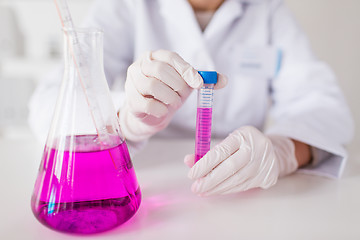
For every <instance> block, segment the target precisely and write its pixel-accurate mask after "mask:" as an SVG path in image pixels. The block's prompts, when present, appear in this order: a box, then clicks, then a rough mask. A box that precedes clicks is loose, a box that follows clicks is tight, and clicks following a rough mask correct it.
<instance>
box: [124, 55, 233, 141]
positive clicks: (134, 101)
mask: <svg viewBox="0 0 360 240" xmlns="http://www.w3.org/2000/svg"><path fill="white" fill-rule="evenodd" d="M226 82H227V80H226V78H225V77H224V76H223V75H221V74H218V83H217V84H216V85H215V88H222V87H224V86H225V85H226ZM202 85H203V79H202V78H201V76H200V74H199V73H198V72H197V71H196V70H195V69H194V68H193V67H192V66H191V65H190V64H189V63H187V62H185V61H184V60H183V59H182V58H181V57H180V56H179V55H178V54H176V53H174V52H170V51H166V50H158V51H154V52H148V53H146V54H145V55H143V57H141V58H140V59H139V60H137V61H136V62H134V63H133V64H132V65H131V66H130V67H129V68H128V72H127V78H126V82H125V93H126V100H125V104H124V105H123V107H122V108H121V109H120V110H119V120H120V126H121V129H122V132H123V134H124V135H125V137H126V139H128V140H131V141H135V142H137V141H141V140H145V139H147V138H149V137H151V136H152V135H154V134H155V133H157V132H159V131H161V130H163V129H164V128H166V127H167V125H168V124H169V122H170V120H171V118H172V116H173V115H174V113H175V111H176V110H177V109H179V108H180V107H181V105H182V104H183V103H184V101H185V100H186V99H187V97H188V96H189V95H190V93H191V91H192V90H193V89H197V88H200V87H201V86H202Z"/></svg>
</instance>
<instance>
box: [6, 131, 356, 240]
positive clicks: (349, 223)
mask: <svg viewBox="0 0 360 240" xmlns="http://www.w3.org/2000/svg"><path fill="white" fill-rule="evenodd" d="M42 150H43V146H41V144H39V143H38V142H37V141H36V140H35V139H34V138H33V137H31V136H29V137H24V138H19V139H17V138H13V139H10V138H2V139H1V138H0V154H1V155H0V159H1V167H0V177H1V182H0V186H1V197H0V203H1V211H0V239H4V240H5V239H6V240H8V239H27V240H30V239H36V240H41V239H47V240H48V239H51V240H57V239H122V240H127V239H136V240H140V239H146V240H151V239H156V240H161V239H167V240H169V239H226V240H228V239H247V240H249V239H287V240H288V239H292V240H294V239H301V240H304V239H327V240H329V239H336V240H338V239H346V240H349V239H360V227H359V224H360V221H359V214H360V206H359V205H360V161H359V159H360V152H359V151H358V152H357V153H352V154H351V156H350V159H349V162H348V165H347V167H346V170H345V174H344V176H343V178H342V179H340V180H333V179H328V178H323V177H317V176H311V175H305V174H300V173H295V174H293V175H291V176H288V177H285V178H282V179H280V180H279V181H278V183H277V184H276V185H275V186H274V187H272V188H270V189H268V190H261V189H254V190H250V191H247V192H243V193H237V194H232V195H226V196H215V197H199V196H196V195H194V194H193V193H192V192H191V191H190V186H191V183H192V181H191V180H189V179H188V178H187V173H188V168H187V167H186V166H185V165H184V163H183V157H184V155H185V154H187V153H191V152H193V150H194V141H193V140H192V139H179V140H171V141H169V140H163V139H151V140H150V141H149V143H148V145H147V146H146V147H145V149H143V151H141V152H140V153H138V154H137V155H136V156H134V157H133V158H132V160H133V164H134V166H135V171H136V175H137V178H138V181H139V184H140V186H141V191H142V203H141V206H140V208H139V210H138V212H137V213H136V214H135V216H134V217H133V218H131V219H130V220H129V221H128V222H126V223H125V224H123V225H122V226H119V227H117V228H115V229H113V230H110V231H108V232H104V233H100V234H95V235H88V236H83V235H82V236H79V235H69V234H64V233H60V232H56V231H53V230H50V229H48V228H46V227H45V226H43V225H42V224H40V223H39V222H38V221H37V220H36V219H35V217H34V216H33V214H32V211H31V208H30V198H31V193H32V190H33V185H34V182H35V178H36V175H37V170H38V167H39V164H40V159H41V155H42Z"/></svg>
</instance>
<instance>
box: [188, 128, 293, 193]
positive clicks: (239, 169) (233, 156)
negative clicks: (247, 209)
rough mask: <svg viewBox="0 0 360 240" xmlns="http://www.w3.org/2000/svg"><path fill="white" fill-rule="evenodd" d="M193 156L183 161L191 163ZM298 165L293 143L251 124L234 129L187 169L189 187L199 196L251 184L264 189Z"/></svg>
mask: <svg viewBox="0 0 360 240" xmlns="http://www.w3.org/2000/svg"><path fill="white" fill-rule="evenodd" d="M194 159H195V156H194V155H193V154H191V155H187V156H186V157H185V159H184V162H185V163H186V164H187V165H189V166H192V165H193V164H194ZM297 168H298V163H297V161H296V157H295V146H294V143H293V142H292V140H290V139H289V138H287V137H283V136H265V135H264V134H263V133H261V132H260V131H258V130H257V129H256V128H254V127H250V126H246V127H242V128H239V129H237V130H236V131H234V132H233V133H231V134H230V135H229V136H228V137H227V138H225V139H224V140H223V141H222V142H221V143H220V144H218V145H216V146H215V147H214V148H213V149H211V150H210V151H209V152H208V153H207V154H206V155H205V156H204V157H203V158H201V159H200V160H199V161H198V162H196V164H195V165H193V167H192V168H191V169H190V171H189V174H188V176H189V178H190V179H193V180H195V182H194V183H193V185H192V187H191V189H192V191H193V192H194V193H197V194H199V195H201V196H208V195H213V194H228V193H235V192H241V191H246V190H248V189H251V188H257V187H260V188H263V189H267V188H269V187H271V186H273V185H274V184H275V183H276V182H277V179H278V177H279V176H284V175H287V174H289V173H291V172H294V171H295V170H296V169H297Z"/></svg>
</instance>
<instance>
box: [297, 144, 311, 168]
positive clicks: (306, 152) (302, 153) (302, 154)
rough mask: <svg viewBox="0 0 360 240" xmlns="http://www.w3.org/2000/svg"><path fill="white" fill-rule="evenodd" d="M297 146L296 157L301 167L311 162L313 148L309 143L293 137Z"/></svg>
mask: <svg viewBox="0 0 360 240" xmlns="http://www.w3.org/2000/svg"><path fill="white" fill-rule="evenodd" d="M292 142H293V143H294V146H295V158H296V161H297V163H298V166H299V167H302V166H305V165H307V164H309V163H310V162H311V148H310V146H309V145H308V144H306V143H303V142H299V141H296V140H293V139H292Z"/></svg>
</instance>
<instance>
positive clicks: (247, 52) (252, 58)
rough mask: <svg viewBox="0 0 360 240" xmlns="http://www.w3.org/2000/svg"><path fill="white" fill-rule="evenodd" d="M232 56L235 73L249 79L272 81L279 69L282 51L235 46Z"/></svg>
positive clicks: (259, 47) (260, 47)
mask: <svg viewBox="0 0 360 240" xmlns="http://www.w3.org/2000/svg"><path fill="white" fill-rule="evenodd" d="M232 54H233V58H232V59H234V68H235V69H236V71H238V72H239V74H240V75H244V76H247V77H250V78H261V79H272V78H274V77H276V75H277V74H278V72H279V71H280V68H281V60H282V51H281V50H280V49H279V48H276V47H272V46H247V45H237V46H235V47H234V48H233V51H232ZM235 69H234V70H235Z"/></svg>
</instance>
